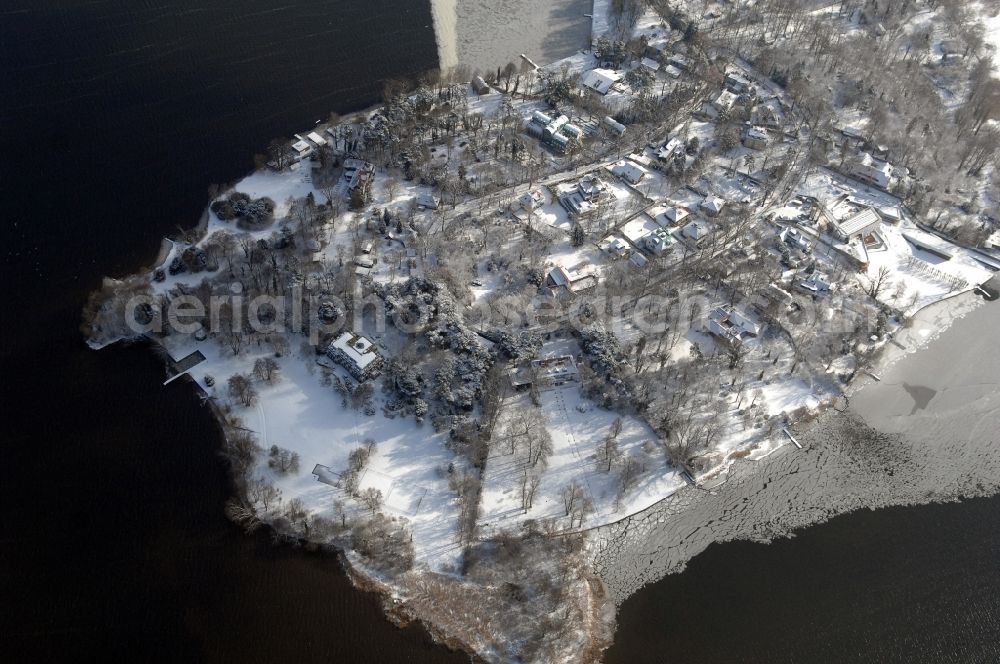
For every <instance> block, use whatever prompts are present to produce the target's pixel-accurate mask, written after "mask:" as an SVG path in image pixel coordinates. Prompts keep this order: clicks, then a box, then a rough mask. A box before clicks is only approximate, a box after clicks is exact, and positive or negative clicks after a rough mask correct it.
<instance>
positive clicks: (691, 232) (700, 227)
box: [681, 219, 712, 244]
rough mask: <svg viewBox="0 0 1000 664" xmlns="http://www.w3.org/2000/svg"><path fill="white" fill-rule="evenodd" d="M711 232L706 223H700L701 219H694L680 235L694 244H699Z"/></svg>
mask: <svg viewBox="0 0 1000 664" xmlns="http://www.w3.org/2000/svg"><path fill="white" fill-rule="evenodd" d="M711 232H712V229H711V228H710V227H709V225H708V223H706V222H704V221H702V220H701V219H695V220H694V221H692V222H689V223H688V224H687V225H685V226H684V228H682V229H681V235H683V236H684V237H686V238H688V239H689V240H693V241H694V243H695V244H701V243H702V242H704V240H705V238H707V237H708V236H709V234H710V233H711Z"/></svg>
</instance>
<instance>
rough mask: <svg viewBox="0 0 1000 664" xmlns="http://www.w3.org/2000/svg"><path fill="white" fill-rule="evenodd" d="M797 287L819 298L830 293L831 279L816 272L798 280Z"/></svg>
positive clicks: (802, 276)
mask: <svg viewBox="0 0 1000 664" xmlns="http://www.w3.org/2000/svg"><path fill="white" fill-rule="evenodd" d="M795 287H796V288H798V289H799V290H800V291H802V292H804V293H808V294H809V295H812V296H813V297H818V296H822V295H826V294H827V293H829V292H830V279H829V278H828V277H827V276H826V274H824V273H823V272H820V271H819V270H814V271H813V272H812V274H809V275H800V276H799V277H798V278H796V280H795Z"/></svg>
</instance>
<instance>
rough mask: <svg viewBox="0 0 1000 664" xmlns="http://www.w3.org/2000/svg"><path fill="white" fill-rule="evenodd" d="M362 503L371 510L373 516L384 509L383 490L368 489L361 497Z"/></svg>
mask: <svg viewBox="0 0 1000 664" xmlns="http://www.w3.org/2000/svg"><path fill="white" fill-rule="evenodd" d="M359 499H360V500H361V502H362V503H363V504H364V505H365V507H367V508H368V509H369V510H371V513H372V516H375V512H377V511H378V510H379V508H380V507H382V490H381V489H376V488H375V487H368V488H367V489H365V490H364V491H362V492H361V494H360V495H359Z"/></svg>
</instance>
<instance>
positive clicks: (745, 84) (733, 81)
mask: <svg viewBox="0 0 1000 664" xmlns="http://www.w3.org/2000/svg"><path fill="white" fill-rule="evenodd" d="M725 86H726V89H727V90H729V91H730V92H733V93H735V94H738V95H741V94H743V93H745V92H750V89H751V88H752V87H753V81H751V80H750V79H749V78H747V77H746V76H744V75H743V74H741V73H740V72H738V71H731V72H729V73H727V74H726V80H725Z"/></svg>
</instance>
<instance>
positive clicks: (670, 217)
mask: <svg viewBox="0 0 1000 664" xmlns="http://www.w3.org/2000/svg"><path fill="white" fill-rule="evenodd" d="M690 214H691V213H690V212H689V211H688V209H687V208H685V207H681V206H680V205H672V206H670V207H668V208H667V209H666V210H664V211H663V212H661V213H660V214H658V215H656V218H655V219H654V221H655V222H656V223H658V224H659V225H661V226H676V225H677V224H679V223H681V222H682V221H684V220H685V219H686V218H687V217H688V215H690Z"/></svg>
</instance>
